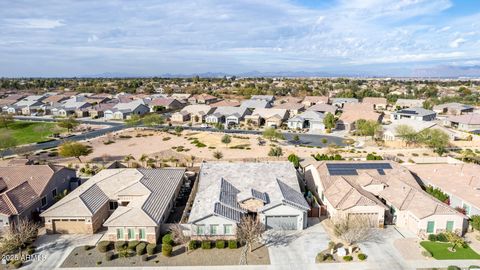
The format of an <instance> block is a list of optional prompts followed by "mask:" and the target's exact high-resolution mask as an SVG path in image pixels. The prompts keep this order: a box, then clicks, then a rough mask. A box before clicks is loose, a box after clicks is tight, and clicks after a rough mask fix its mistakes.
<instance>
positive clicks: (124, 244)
mask: <svg viewBox="0 0 480 270" xmlns="http://www.w3.org/2000/svg"><path fill="white" fill-rule="evenodd" d="M125 247H127V241H117V242H115V250H116V251H118V250H120V249H123V248H125Z"/></svg>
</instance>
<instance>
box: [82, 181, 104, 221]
mask: <svg viewBox="0 0 480 270" xmlns="http://www.w3.org/2000/svg"><path fill="white" fill-rule="evenodd" d="M79 197H80V199H81V200H82V201H83V203H84V204H85V206H86V207H87V208H88V210H90V213H92V214H93V213H96V212H97V211H98V210H100V208H101V207H102V206H103V205H104V204H105V203H106V202H108V196H107V195H105V193H103V191H102V190H101V189H100V188H99V187H98V185H93V186H91V187H90V188H89V189H87V190H86V191H85V192H83V193H82V194H81V195H80V196H79Z"/></svg>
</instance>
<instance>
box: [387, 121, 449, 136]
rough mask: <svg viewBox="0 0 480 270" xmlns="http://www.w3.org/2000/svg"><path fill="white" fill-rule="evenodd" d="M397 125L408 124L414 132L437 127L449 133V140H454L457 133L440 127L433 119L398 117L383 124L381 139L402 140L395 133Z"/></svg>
mask: <svg viewBox="0 0 480 270" xmlns="http://www.w3.org/2000/svg"><path fill="white" fill-rule="evenodd" d="M399 126H409V127H411V128H412V129H413V130H414V131H415V132H416V133H418V132H421V131H423V130H425V129H439V130H441V131H443V132H445V133H446V134H448V135H449V137H450V140H455V139H456V138H457V135H456V134H455V133H454V132H452V131H450V130H449V129H447V128H445V127H442V126H440V125H438V124H437V123H435V122H434V121H416V120H413V119H408V118H404V119H400V120H397V121H395V122H393V123H392V124H390V125H384V126H383V131H382V132H383V140H385V141H395V140H402V138H401V137H400V136H399V135H398V133H397V128H398V127H399Z"/></svg>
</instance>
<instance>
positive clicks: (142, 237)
mask: <svg viewBox="0 0 480 270" xmlns="http://www.w3.org/2000/svg"><path fill="white" fill-rule="evenodd" d="M138 234H139V236H140V240H145V229H139V230H138Z"/></svg>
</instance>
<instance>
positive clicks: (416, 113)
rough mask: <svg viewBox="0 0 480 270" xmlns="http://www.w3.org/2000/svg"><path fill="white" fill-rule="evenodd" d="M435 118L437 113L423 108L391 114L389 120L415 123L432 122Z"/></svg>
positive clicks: (408, 109) (402, 110) (407, 109)
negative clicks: (415, 121) (410, 120)
mask: <svg viewBox="0 0 480 270" xmlns="http://www.w3.org/2000/svg"><path fill="white" fill-rule="evenodd" d="M436 117H437V113H436V112H434V111H432V110H427V109H424V108H420V107H417V108H406V109H401V110H398V111H396V112H393V113H392V114H391V120H392V121H396V120H400V119H412V120H417V121H433V120H435V118H436Z"/></svg>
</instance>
